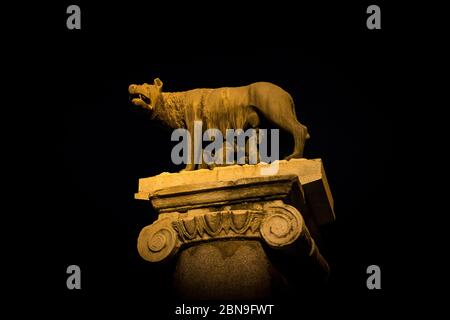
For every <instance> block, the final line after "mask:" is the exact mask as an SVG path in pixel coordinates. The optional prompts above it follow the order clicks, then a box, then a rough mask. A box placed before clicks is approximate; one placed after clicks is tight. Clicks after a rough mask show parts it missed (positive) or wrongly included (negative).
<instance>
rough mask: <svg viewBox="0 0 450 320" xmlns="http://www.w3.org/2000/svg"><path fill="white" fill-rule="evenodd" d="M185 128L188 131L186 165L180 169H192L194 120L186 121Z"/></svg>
mask: <svg viewBox="0 0 450 320" xmlns="http://www.w3.org/2000/svg"><path fill="white" fill-rule="evenodd" d="M186 129H187V131H188V132H189V138H190V139H189V142H188V162H187V163H186V167H185V168H184V169H183V170H181V171H192V170H195V143H194V139H195V137H194V121H187V123H186Z"/></svg>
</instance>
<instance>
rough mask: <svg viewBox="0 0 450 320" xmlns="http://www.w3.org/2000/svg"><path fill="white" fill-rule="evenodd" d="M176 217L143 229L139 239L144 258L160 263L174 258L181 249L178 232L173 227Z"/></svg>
mask: <svg viewBox="0 0 450 320" xmlns="http://www.w3.org/2000/svg"><path fill="white" fill-rule="evenodd" d="M174 219H175V216H174V217H164V218H162V219H158V220H156V221H155V222H154V223H152V224H151V225H148V226H146V227H145V228H143V229H142V230H141V232H140V234H139V237H138V251H139V254H140V255H141V257H142V258H144V259H145V260H147V261H150V262H159V261H163V260H166V259H168V258H171V257H172V256H174V255H175V254H176V253H177V251H178V249H179V247H180V241H179V240H178V235H177V232H176V231H175V230H174V229H173V227H172V222H173V220H174Z"/></svg>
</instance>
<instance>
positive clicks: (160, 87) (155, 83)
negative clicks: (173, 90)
mask: <svg viewBox="0 0 450 320" xmlns="http://www.w3.org/2000/svg"><path fill="white" fill-rule="evenodd" d="M153 84H154V85H155V86H157V87H158V88H159V90H161V89H162V86H163V83H162V81H161V80H159V78H155V80H153Z"/></svg>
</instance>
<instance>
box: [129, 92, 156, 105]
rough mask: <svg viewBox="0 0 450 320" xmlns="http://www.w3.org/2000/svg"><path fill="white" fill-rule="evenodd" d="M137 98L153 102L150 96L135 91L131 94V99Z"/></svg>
mask: <svg viewBox="0 0 450 320" xmlns="http://www.w3.org/2000/svg"><path fill="white" fill-rule="evenodd" d="M135 98H139V99H141V100H142V101H144V102H145V103H146V104H148V105H149V104H150V103H151V101H150V99H149V98H148V97H146V96H144V95H143V94H141V93H134V94H132V95H130V99H131V100H133V99H135Z"/></svg>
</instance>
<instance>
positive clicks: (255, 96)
mask: <svg viewBox="0 0 450 320" xmlns="http://www.w3.org/2000/svg"><path fill="white" fill-rule="evenodd" d="M162 87H163V83H162V81H161V80H160V79H158V78H156V79H155V80H154V82H153V84H147V83H144V84H141V85H136V84H132V85H130V86H129V88H128V92H129V94H130V98H131V101H132V103H133V104H134V105H136V106H140V107H142V108H144V109H147V110H149V111H150V112H151V117H152V119H156V120H160V121H162V122H163V123H164V124H165V125H167V126H169V127H171V128H174V129H175V128H185V129H187V130H189V132H194V121H202V122H203V125H204V128H205V127H206V128H205V130H206V129H211V128H217V129H219V130H220V131H221V132H222V133H225V130H226V129H243V130H245V129H246V128H249V127H252V128H257V127H258V125H259V123H260V118H259V117H260V116H263V117H264V118H266V119H267V120H269V121H270V122H273V123H274V124H275V125H276V126H278V127H279V128H280V129H283V130H285V131H287V132H289V133H290V134H291V135H292V136H293V137H294V141H295V146H294V151H293V152H292V154H291V155H289V156H288V157H286V159H287V160H288V159H291V158H301V157H302V156H303V148H304V145H305V141H306V139H308V138H309V134H308V130H307V128H306V126H304V125H303V124H301V123H300V122H299V121H298V120H297V116H296V113H295V106H294V101H293V100H292V97H291V96H290V94H289V93H287V92H286V91H284V90H283V89H281V88H280V87H278V86H276V85H274V84H272V83H269V82H256V83H252V84H250V85H247V86H243V87H224V88H217V89H194V90H188V91H182V92H162ZM192 140H194V139H192ZM192 143H193V142H192ZM191 150H194V148H193V146H192V148H191ZM191 158H192V159H194V154H193V152H192V153H191ZM194 169H195V164H194V161H191V163H190V164H188V165H187V166H186V170H194Z"/></svg>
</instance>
